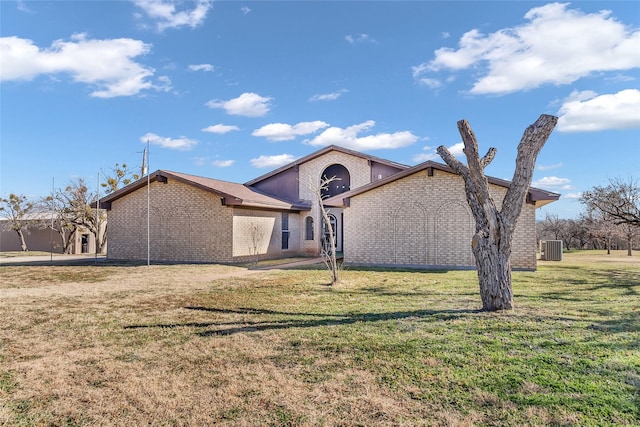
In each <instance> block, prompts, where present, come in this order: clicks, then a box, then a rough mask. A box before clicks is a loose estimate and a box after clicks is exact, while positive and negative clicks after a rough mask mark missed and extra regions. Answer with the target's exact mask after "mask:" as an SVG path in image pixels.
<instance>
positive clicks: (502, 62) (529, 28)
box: [413, 3, 640, 94]
mask: <svg viewBox="0 0 640 427" xmlns="http://www.w3.org/2000/svg"><path fill="white" fill-rule="evenodd" d="M568 6H569V4H568V3H550V4H546V5H543V6H539V7H535V8H533V9H531V10H529V12H527V14H526V15H525V16H524V18H525V20H526V22H525V23H524V24H522V25H519V26H515V27H512V28H503V29H501V30H498V31H496V32H494V33H491V34H487V35H485V34H482V33H481V32H480V31H479V30H477V29H473V30H471V31H468V32H467V33H465V34H464V35H463V36H462V37H461V39H460V40H459V42H458V49H457V50H455V49H451V48H448V47H443V48H440V49H438V50H436V51H435V57H434V59H433V60H431V61H430V62H427V63H423V64H420V65H418V66H415V67H413V73H414V77H415V78H417V79H419V78H422V77H423V75H424V74H426V73H436V72H440V71H443V70H446V71H454V72H455V71H458V70H466V69H472V70H474V72H475V71H479V72H480V78H479V79H478V80H477V81H476V82H475V84H474V85H473V87H472V89H471V91H470V92H471V93H475V94H506V93H511V92H515V91H521V90H527V89H532V88H536V87H539V86H542V85H544V84H555V85H560V84H569V83H572V82H574V81H576V80H578V79H580V78H582V77H587V76H589V75H591V74H593V73H597V72H606V71H620V70H629V69H633V68H637V67H640V49H639V46H640V30H637V29H633V28H631V27H630V26H625V25H624V24H623V23H621V22H619V21H617V20H616V19H615V18H612V17H611V16H610V14H611V12H610V11H600V12H598V13H591V14H586V13H583V12H582V11H580V10H578V9H568Z"/></svg>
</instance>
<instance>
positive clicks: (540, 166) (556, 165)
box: [536, 163, 562, 171]
mask: <svg viewBox="0 0 640 427" xmlns="http://www.w3.org/2000/svg"><path fill="white" fill-rule="evenodd" d="M560 167H562V163H556V164H553V165H538V166H537V167H536V169H538V170H539V171H548V170H551V169H558V168H560Z"/></svg>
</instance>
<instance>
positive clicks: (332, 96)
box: [309, 89, 349, 102]
mask: <svg viewBox="0 0 640 427" xmlns="http://www.w3.org/2000/svg"><path fill="white" fill-rule="evenodd" d="M347 92H349V91H348V90H347V89H340V90H339V91H337V92H331V93H322V94H318V95H313V96H312V97H311V98H309V101H310V102H317V101H335V100H336V99H338V98H340V97H341V96H342V95H343V94H345V93H347Z"/></svg>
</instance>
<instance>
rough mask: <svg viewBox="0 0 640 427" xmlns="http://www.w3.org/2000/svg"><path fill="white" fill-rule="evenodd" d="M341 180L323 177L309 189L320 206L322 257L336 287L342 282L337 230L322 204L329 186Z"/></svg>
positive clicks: (308, 185)
mask: <svg viewBox="0 0 640 427" xmlns="http://www.w3.org/2000/svg"><path fill="white" fill-rule="evenodd" d="M338 180H340V178H338V177H335V176H333V177H331V178H327V177H326V176H323V177H322V178H321V180H320V183H319V184H318V183H315V182H308V183H307V187H308V188H309V190H310V191H312V192H313V195H314V202H315V203H317V204H318V209H319V210H320V215H321V216H322V223H323V224H324V226H323V228H324V229H323V230H321V232H320V239H321V240H320V243H321V244H320V255H321V256H322V261H323V262H324V265H325V266H326V267H327V269H328V270H329V271H330V272H331V285H335V284H337V283H338V282H339V281H340V273H339V271H340V266H339V265H338V259H337V257H336V236H335V230H334V229H333V227H332V226H331V218H330V216H329V211H328V209H327V208H326V206H325V205H324V204H323V203H322V201H323V199H324V197H323V194H326V192H327V191H328V190H329V185H330V184H331V183H332V182H333V181H338Z"/></svg>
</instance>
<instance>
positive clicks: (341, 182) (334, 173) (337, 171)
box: [320, 164, 351, 199]
mask: <svg viewBox="0 0 640 427" xmlns="http://www.w3.org/2000/svg"><path fill="white" fill-rule="evenodd" d="M333 177H335V178H336V179H335V180H334V181H332V182H331V183H329V185H328V188H323V189H322V192H321V196H322V198H323V199H325V198H327V197H333V196H335V195H338V194H340V193H344V192H345V191H349V188H350V187H351V175H350V174H349V171H348V170H347V168H345V167H344V166H342V165H338V164H334V165H331V166H329V167H327V168H326V169H325V170H324V172H322V175H320V179H321V180H325V179H331V178H333Z"/></svg>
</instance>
